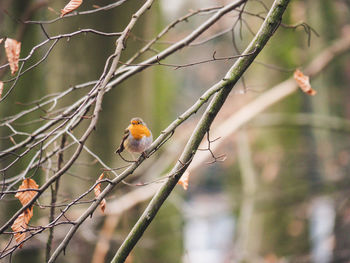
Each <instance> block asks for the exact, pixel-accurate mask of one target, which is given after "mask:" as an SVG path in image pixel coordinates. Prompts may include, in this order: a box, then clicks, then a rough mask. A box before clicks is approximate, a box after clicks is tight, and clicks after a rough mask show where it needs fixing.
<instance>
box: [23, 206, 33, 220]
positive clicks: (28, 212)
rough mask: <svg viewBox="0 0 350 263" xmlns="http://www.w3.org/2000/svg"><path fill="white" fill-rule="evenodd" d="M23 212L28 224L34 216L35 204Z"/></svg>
mask: <svg viewBox="0 0 350 263" xmlns="http://www.w3.org/2000/svg"><path fill="white" fill-rule="evenodd" d="M23 214H24V220H25V222H26V223H27V224H28V223H29V221H30V219H32V217H33V214H34V213H33V206H32V207H30V208H27V209H26V210H25V211H24V212H23Z"/></svg>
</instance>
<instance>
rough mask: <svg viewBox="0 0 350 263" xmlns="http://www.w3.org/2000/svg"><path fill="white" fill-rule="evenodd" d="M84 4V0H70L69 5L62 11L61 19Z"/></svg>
mask: <svg viewBox="0 0 350 263" xmlns="http://www.w3.org/2000/svg"><path fill="white" fill-rule="evenodd" d="M82 3H83V0H70V1H69V3H68V4H67V5H66V6H65V7H64V8H63V9H61V17H63V16H65V15H66V14H68V13H70V12H72V11H74V10H75V9H77V8H78V7H79V6H80V5H81V4H82Z"/></svg>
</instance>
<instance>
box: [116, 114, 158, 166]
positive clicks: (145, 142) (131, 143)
mask: <svg viewBox="0 0 350 263" xmlns="http://www.w3.org/2000/svg"><path fill="white" fill-rule="evenodd" d="M152 142H153V137H152V132H151V131H150V130H149V129H148V127H147V125H146V123H145V122H144V121H143V120H142V119H141V118H138V117H136V118H132V119H131V121H130V125H129V126H128V127H127V128H126V129H125V131H124V136H123V139H122V141H121V143H120V145H119V147H118V149H117V150H116V151H115V152H116V153H117V154H119V155H120V154H121V153H122V152H123V151H124V149H126V150H127V151H128V152H130V153H134V152H136V153H142V154H144V152H145V150H146V149H147V148H148V147H149V146H150V145H151V143H152ZM120 156H121V155H120ZM121 157H122V156H121ZM122 158H123V157H122ZM123 159H124V158H123ZM124 160H125V159H124Z"/></svg>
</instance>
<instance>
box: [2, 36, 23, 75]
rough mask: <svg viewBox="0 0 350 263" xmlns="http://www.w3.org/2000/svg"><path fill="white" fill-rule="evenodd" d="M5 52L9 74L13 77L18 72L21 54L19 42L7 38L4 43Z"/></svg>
mask: <svg viewBox="0 0 350 263" xmlns="http://www.w3.org/2000/svg"><path fill="white" fill-rule="evenodd" d="M5 51H6V56H7V60H8V62H9V63H10V68H11V74H12V75H14V74H15V73H16V72H17V70H18V60H19V54H20V52H21V42H18V41H17V40H15V39H11V38H7V39H6V41H5Z"/></svg>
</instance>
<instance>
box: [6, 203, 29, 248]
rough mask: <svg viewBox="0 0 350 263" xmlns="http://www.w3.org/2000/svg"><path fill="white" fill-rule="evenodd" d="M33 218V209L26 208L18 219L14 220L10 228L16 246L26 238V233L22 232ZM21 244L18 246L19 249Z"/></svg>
mask: <svg viewBox="0 0 350 263" xmlns="http://www.w3.org/2000/svg"><path fill="white" fill-rule="evenodd" d="M32 217H33V207H31V208H27V209H26V210H25V211H24V212H23V213H22V214H20V215H19V217H17V218H16V220H15V222H13V224H12V226H11V228H12V230H13V231H14V232H18V233H14V236H15V239H16V242H17V244H19V243H21V242H22V241H23V240H24V239H25V238H26V232H22V231H25V230H27V228H28V223H29V221H30V219H31V218H32ZM22 246H23V244H21V245H20V246H19V248H21V247H22Z"/></svg>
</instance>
